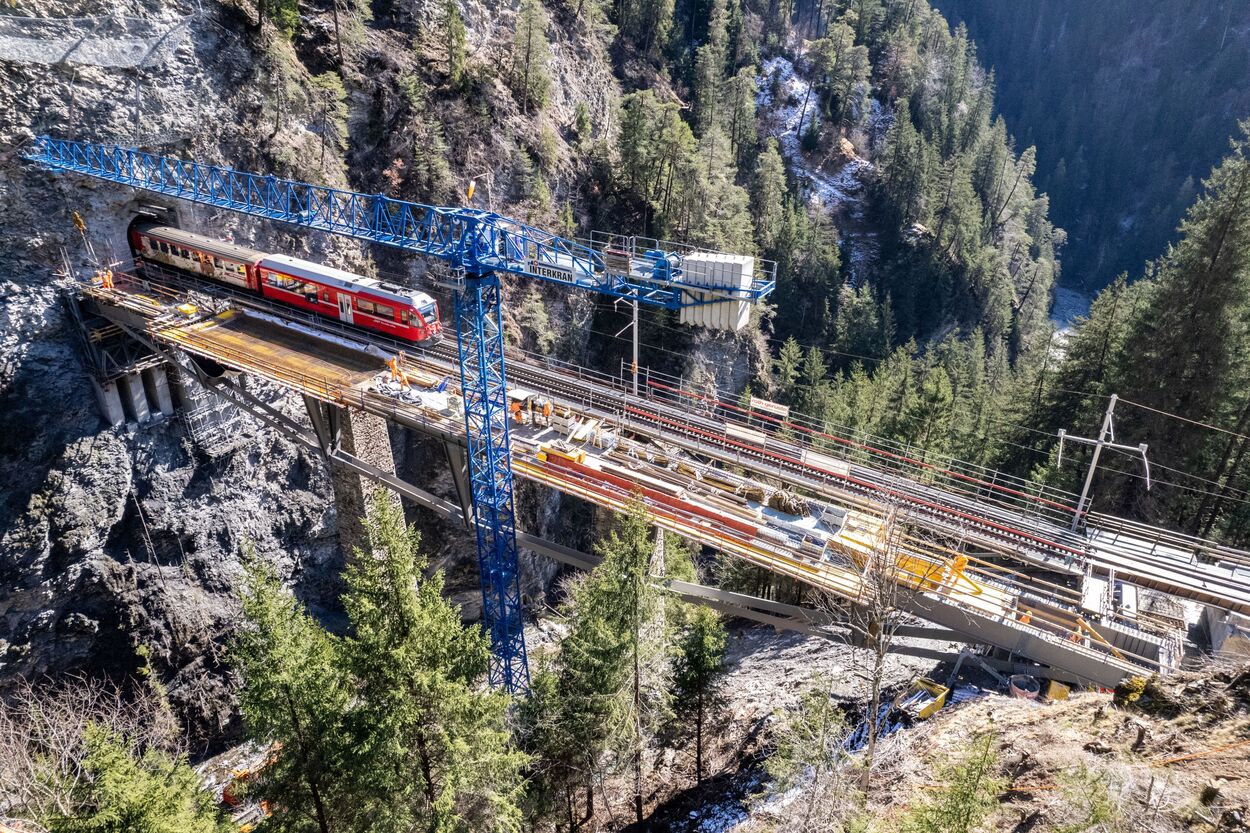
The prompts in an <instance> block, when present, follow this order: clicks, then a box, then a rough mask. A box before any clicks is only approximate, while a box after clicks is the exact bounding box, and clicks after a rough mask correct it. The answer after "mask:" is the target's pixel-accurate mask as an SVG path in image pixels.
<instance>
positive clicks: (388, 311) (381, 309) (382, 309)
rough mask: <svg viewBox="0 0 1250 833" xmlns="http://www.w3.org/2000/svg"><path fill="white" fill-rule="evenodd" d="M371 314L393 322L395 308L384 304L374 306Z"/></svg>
mask: <svg viewBox="0 0 1250 833" xmlns="http://www.w3.org/2000/svg"><path fill="white" fill-rule="evenodd" d="M373 314H374V315H376V316H379V317H381V318H389V319H390V320H392V321H394V320H395V308H394V307H388V306H387V305H386V304H374V305H373Z"/></svg>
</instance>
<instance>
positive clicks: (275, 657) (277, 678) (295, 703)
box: [233, 560, 355, 833]
mask: <svg viewBox="0 0 1250 833" xmlns="http://www.w3.org/2000/svg"><path fill="white" fill-rule="evenodd" d="M243 616H244V625H243V627H242V628H241V629H240V630H239V633H238V635H237V637H236V639H235V644H234V650H233V656H234V659H235V663H236V666H237V667H238V669H239V671H240V673H241V675H242V677H243V686H242V688H241V689H240V691H239V706H240V709H241V710H242V712H243V720H244V725H245V727H246V729H247V734H248V736H249V738H250V739H251V740H253V741H254V742H256V743H258V744H260V745H261V746H262V747H269V748H272V749H273V750H275V751H274V753H273V756H272V758H271V760H270V761H269V762H268V763H267V765H266V766H265V767H264V768H263V769H262V770H261V773H260V781H259V784H258V787H257V790H258V792H259V793H260V795H262V796H264V797H265V798H266V799H267V800H268V801H269V802H270V804H271V806H272V807H273V817H272V819H271V820H270V821H269V822H268V824H270V825H272V826H273V827H274V829H276V830H284V831H303V830H310V829H311V830H316V831H318V833H337V831H345V830H349V829H351V826H350V824H351V818H352V813H353V811H354V809H355V807H354V803H353V801H352V799H351V798H350V797H349V796H350V795H351V793H350V790H349V788H348V781H349V772H348V771H347V768H346V767H345V762H344V755H345V754H346V751H347V749H348V747H349V746H350V741H349V739H348V735H347V731H346V725H345V724H346V717H347V710H348V704H349V700H350V697H351V694H350V691H349V688H348V686H347V684H346V680H345V679H344V677H343V675H342V673H341V672H340V670H339V668H338V667H337V666H336V649H337V646H338V640H336V639H335V638H334V637H333V636H331V635H330V634H328V633H326V632H325V631H324V630H323V629H322V628H321V626H320V625H318V624H317V623H316V622H315V621H313V619H312V618H311V617H309V616H308V615H307V614H306V613H304V612H303V610H302V609H301V608H300V605H299V603H298V602H296V601H295V598H294V597H293V596H292V595H291V594H290V592H288V591H287V590H284V589H283V587H282V585H281V584H279V582H278V579H277V576H276V575H275V574H274V573H273V571H272V570H271V569H270V568H268V567H267V566H266V565H264V564H263V563H262V562H260V561H258V560H253V561H252V562H251V563H250V564H249V565H248V575H247V584H246V586H245V588H244V593H243Z"/></svg>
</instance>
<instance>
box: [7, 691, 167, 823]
mask: <svg viewBox="0 0 1250 833" xmlns="http://www.w3.org/2000/svg"><path fill="white" fill-rule="evenodd" d="M88 724H93V725H95V726H99V727H102V728H106V729H109V730H111V731H113V732H116V733H117V734H119V735H121V736H122V737H125V738H126V739H127V740H129V741H130V742H131V743H133V745H134V747H135V748H136V749H140V750H142V749H161V750H164V751H168V752H171V753H177V752H181V751H182V749H181V743H182V735H181V733H180V732H179V730H178V725H177V722H176V721H175V719H174V717H173V715H172V714H171V713H170V711H169V708H168V705H167V704H166V702H165V700H164V697H163V695H162V693H161V691H160V689H159V688H155V687H144V688H141V689H139V690H138V691H136V692H123V691H122V690H121V689H119V688H118V687H117V686H115V685H112V684H111V683H107V682H101V681H98V680H90V679H86V678H80V677H71V678H69V679H67V680H65V681H62V682H59V683H56V684H51V683H48V682H47V681H42V682H39V683H32V682H30V681H27V680H21V681H18V682H17V683H16V684H14V686H13V687H12V688H11V689H10V691H9V694H8V697H7V698H6V701H5V704H4V707H3V708H2V709H0V796H3V799H2V801H3V804H0V813H4V814H8V815H15V816H22V817H25V818H30V819H45V818H49V817H52V816H69V815H72V814H73V811H74V807H73V805H72V796H73V795H74V793H75V790H76V788H77V787H78V785H79V784H80V782H81V781H82V779H83V770H82V760H83V758H84V756H85V754H86V745H85V741H84V736H85V732H86V729H87V725H88Z"/></svg>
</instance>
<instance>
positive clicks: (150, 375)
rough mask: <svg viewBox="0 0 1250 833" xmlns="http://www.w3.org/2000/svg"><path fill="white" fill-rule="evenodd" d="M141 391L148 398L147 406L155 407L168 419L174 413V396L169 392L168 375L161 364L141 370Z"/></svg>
mask: <svg viewBox="0 0 1250 833" xmlns="http://www.w3.org/2000/svg"><path fill="white" fill-rule="evenodd" d="M142 375H143V392H144V394H145V395H146V396H147V399H148V407H149V408H151V407H152V406H155V407H156V410H157V411H158V412H159V413H160V414H161V416H163V417H165V418H166V419H168V418H169V417H172V416H173V415H174V398H173V396H172V395H171V394H170V392H169V376H167V375H166V373H165V367H164V366H163V365H157V366H155V367H149V368H147V369H146V370H144V371H143V374H142Z"/></svg>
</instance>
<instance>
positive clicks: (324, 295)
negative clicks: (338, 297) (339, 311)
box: [321, 289, 330, 304]
mask: <svg viewBox="0 0 1250 833" xmlns="http://www.w3.org/2000/svg"><path fill="white" fill-rule="evenodd" d="M321 300H322V301H324V302H325V303H327V304H328V303H330V290H328V289H323V290H321Z"/></svg>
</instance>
